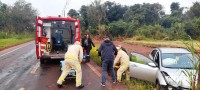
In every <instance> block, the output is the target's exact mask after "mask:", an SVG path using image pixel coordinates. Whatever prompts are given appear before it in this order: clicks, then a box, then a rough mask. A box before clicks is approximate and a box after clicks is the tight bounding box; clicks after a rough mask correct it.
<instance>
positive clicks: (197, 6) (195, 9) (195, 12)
mask: <svg viewBox="0 0 200 90" xmlns="http://www.w3.org/2000/svg"><path fill="white" fill-rule="evenodd" d="M185 16H186V17H187V18H189V19H192V18H198V17H200V2H195V3H194V4H193V6H192V7H190V10H189V11H187V12H186V13H185Z"/></svg>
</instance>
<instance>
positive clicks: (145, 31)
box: [135, 25, 166, 40]
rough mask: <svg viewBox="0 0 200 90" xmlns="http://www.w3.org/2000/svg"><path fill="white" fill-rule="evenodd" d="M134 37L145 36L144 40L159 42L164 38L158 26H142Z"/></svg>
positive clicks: (164, 35) (162, 31) (162, 30)
mask: <svg viewBox="0 0 200 90" xmlns="http://www.w3.org/2000/svg"><path fill="white" fill-rule="evenodd" d="M135 33H136V35H139V36H145V37H146V38H152V39H158V40H161V39H163V38H165V37H166V34H165V33H164V29H163V28H162V27H161V26H160V25H154V26H152V25H148V26H147V25H144V26H142V27H140V28H138V29H137V30H136V31H135Z"/></svg>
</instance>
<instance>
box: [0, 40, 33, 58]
mask: <svg viewBox="0 0 200 90" xmlns="http://www.w3.org/2000/svg"><path fill="white" fill-rule="evenodd" d="M30 44H32V43H29V44H26V45H24V46H21V47H18V48H16V49H14V50H12V51H10V52H7V53H4V54H2V55H0V57H2V56H5V55H7V54H9V53H11V52H14V51H16V50H18V49H20V48H23V47H26V46H28V45H30Z"/></svg>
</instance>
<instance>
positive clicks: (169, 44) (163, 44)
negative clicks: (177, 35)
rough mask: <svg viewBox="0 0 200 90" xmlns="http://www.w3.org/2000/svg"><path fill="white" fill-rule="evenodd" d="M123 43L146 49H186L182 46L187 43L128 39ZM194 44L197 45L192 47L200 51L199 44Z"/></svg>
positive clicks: (182, 41) (183, 41)
mask: <svg viewBox="0 0 200 90" xmlns="http://www.w3.org/2000/svg"><path fill="white" fill-rule="evenodd" d="M123 42H125V43H129V44H136V45H143V46H147V47H152V48H154V47H182V48H187V46H186V45H185V44H184V43H185V42H189V41H188V40H175V41H167V40H147V39H146V40H136V39H135V38H129V39H126V40H124V41H123ZM193 42H194V43H197V44H195V45H194V48H195V49H196V50H197V51H200V47H199V46H198V45H200V42H199V41H197V40H195V41H193Z"/></svg>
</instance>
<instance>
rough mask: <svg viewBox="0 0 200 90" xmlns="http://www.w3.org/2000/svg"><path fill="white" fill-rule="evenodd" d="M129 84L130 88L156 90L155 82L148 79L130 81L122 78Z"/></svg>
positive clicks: (129, 89)
mask: <svg viewBox="0 0 200 90" xmlns="http://www.w3.org/2000/svg"><path fill="white" fill-rule="evenodd" d="M122 82H123V83H124V84H125V85H127V86H128V90H155V84H153V83H151V82H147V81H142V80H136V79H131V80H130V81H126V80H122Z"/></svg>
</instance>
